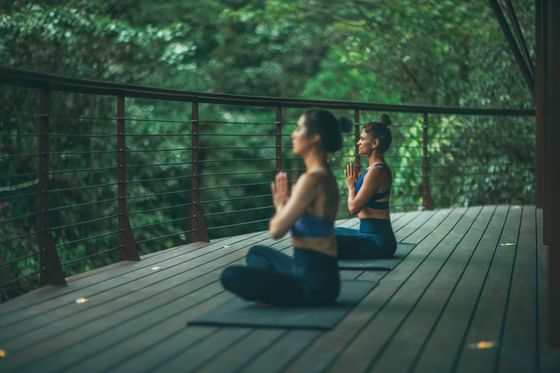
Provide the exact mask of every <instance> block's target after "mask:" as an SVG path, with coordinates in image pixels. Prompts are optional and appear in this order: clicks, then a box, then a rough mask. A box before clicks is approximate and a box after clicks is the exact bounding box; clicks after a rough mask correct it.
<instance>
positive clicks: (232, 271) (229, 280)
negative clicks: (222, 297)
mask: <svg viewBox="0 0 560 373" xmlns="http://www.w3.org/2000/svg"><path fill="white" fill-rule="evenodd" d="M244 268H245V267H242V266H231V267H227V268H225V269H224V270H223V271H222V274H221V276H220V282H221V283H222V285H223V287H224V288H226V289H228V290H233V289H236V288H237V286H236V285H237V284H238V283H239V281H240V280H241V279H242V277H243V274H242V272H243V270H244Z"/></svg>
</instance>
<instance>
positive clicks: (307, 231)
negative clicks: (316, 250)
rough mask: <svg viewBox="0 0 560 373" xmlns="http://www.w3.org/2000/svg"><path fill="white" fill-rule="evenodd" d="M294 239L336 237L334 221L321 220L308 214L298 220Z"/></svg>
mask: <svg viewBox="0 0 560 373" xmlns="http://www.w3.org/2000/svg"><path fill="white" fill-rule="evenodd" d="M291 232H292V237H328V236H332V235H334V220H332V219H321V218H318V217H316V216H313V215H311V214H310V213H308V212H306V213H305V214H303V216H302V217H301V218H299V219H298V220H296V222H295V223H294V225H293V226H292V229H291Z"/></svg>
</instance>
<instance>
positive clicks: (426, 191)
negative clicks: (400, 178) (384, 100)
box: [422, 113, 434, 210]
mask: <svg viewBox="0 0 560 373" xmlns="http://www.w3.org/2000/svg"><path fill="white" fill-rule="evenodd" d="M428 123H429V122H428V113H424V120H423V122H422V208H423V209H424V210H433V209H434V201H433V199H432V194H431V193H430V153H429V150H428Z"/></svg>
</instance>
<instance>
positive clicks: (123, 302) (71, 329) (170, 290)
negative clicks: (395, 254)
mask: <svg viewBox="0 0 560 373" xmlns="http://www.w3.org/2000/svg"><path fill="white" fill-rule="evenodd" d="M356 223H357V221H356V220H355V219H352V220H348V221H341V222H339V226H350V227H351V226H355V225H356ZM541 224H542V218H541V215H540V213H539V211H537V210H535V208H534V207H533V206H523V207H519V206H484V207H471V208H456V209H446V210H437V211H431V212H409V213H404V214H395V215H394V216H393V225H394V228H395V230H396V234H397V238H398V239H399V241H402V242H407V243H414V244H416V247H415V248H414V250H413V251H412V253H411V254H410V255H409V256H408V257H407V258H406V259H405V260H404V261H403V262H401V264H400V265H399V266H398V267H397V268H396V269H394V270H393V271H391V272H360V271H343V272H342V277H343V278H346V279H352V278H357V279H369V280H371V279H374V280H378V281H379V285H378V286H377V287H376V288H375V289H373V291H371V292H370V293H369V294H368V295H367V296H366V297H365V298H364V299H363V300H362V301H361V303H360V304H359V305H357V306H356V307H355V308H354V309H353V310H352V311H351V312H350V313H349V314H348V315H347V316H346V317H345V318H344V319H343V320H342V321H341V322H340V323H339V324H338V325H337V326H336V327H335V328H334V329H333V330H330V331H327V332H319V331H305V330H283V329H250V328H219V327H192V326H191V327H186V324H185V323H186V322H187V321H188V320H191V319H193V318H196V317H197V316H199V315H202V314H203V313H205V312H206V311H208V310H211V309H213V308H215V307H216V306H218V305H219V304H221V303H223V302H224V301H226V300H228V299H229V298H230V297H231V295H230V294H229V293H226V292H224V290H223V289H222V287H221V286H220V283H219V282H218V281H217V280H218V278H219V275H220V272H221V271H222V269H223V268H224V266H227V265H230V264H232V263H241V262H242V260H243V257H244V255H245V253H246V251H247V248H248V247H250V246H251V245H253V244H256V243H259V244H270V245H273V246H274V247H276V248H278V249H279V250H285V251H288V252H289V251H290V244H289V240H288V239H283V240H279V241H272V240H271V239H270V238H269V236H268V234H267V233H266V232H259V233H252V234H246V235H242V236H236V237H228V238H225V239H219V240H215V241H213V242H211V243H207V244H201V243H195V244H190V245H186V246H182V247H177V248H173V249H170V250H166V251H163V252H158V253H155V254H151V255H148V256H145V257H143V258H142V260H141V261H140V262H123V263H117V264H114V265H112V266H108V267H104V268H100V269H98V270H95V271H91V272H88V273H84V274H81V275H79V276H75V277H73V278H71V279H69V284H68V286H67V287H64V288H54V287H45V288H42V289H38V290H36V291H34V292H31V293H29V294H26V295H24V296H22V297H19V298H17V299H14V300H12V301H9V302H7V303H4V304H1V305H0V349H1V350H4V352H5V357H4V358H0V371H1V372H27V371H29V372H42V373H46V372H66V371H74V372H81V373H84V372H98V371H99V372H188V371H196V372H234V371H240V372H259V373H262V372H277V371H287V372H323V371H335V372H338V371H344V372H361V371H374V372H430V373H433V372H476V373H483V372H508V373H509V372H524V373H526V372H555V373H557V372H560V353H559V352H553V351H549V350H547V348H546V347H545V344H544V335H545V328H546V325H545V316H544V312H545V309H546V307H545V306H544V299H545V288H544V284H545V279H546V273H545V272H544V270H545V269H546V268H545V267H546V266H545V263H546V258H545V255H544V249H543V248H542V245H541V244H540V242H541V237H540V235H538V234H537V232H541V229H540V226H541ZM539 234H540V233H539ZM81 297H84V298H85V299H87V302H85V303H81V304H80V303H77V302H76V300H77V299H79V298H81Z"/></svg>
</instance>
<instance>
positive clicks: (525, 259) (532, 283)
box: [497, 206, 539, 373]
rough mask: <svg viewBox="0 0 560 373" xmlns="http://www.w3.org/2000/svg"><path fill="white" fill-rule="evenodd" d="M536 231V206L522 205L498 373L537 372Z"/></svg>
mask: <svg viewBox="0 0 560 373" xmlns="http://www.w3.org/2000/svg"><path fill="white" fill-rule="evenodd" d="M536 235H537V232H536V221H535V208H534V207H533V206H525V207H524V208H523V214H522V220H521V229H520V231H519V240H518V242H517V250H516V257H515V264H514V268H513V276H512V279H511V285H510V294H509V299H508V306H507V313H506V316H505V323H504V326H503V336H502V338H501V342H500V345H499V346H498V347H499V350H498V351H499V355H498V364H497V365H498V372H504V373H515V372H519V373H525V372H536V371H538V363H537V356H538V348H539V347H538V337H537V333H538V316H537V314H538V309H537V263H536V258H537V257H536V254H537V236H536Z"/></svg>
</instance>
